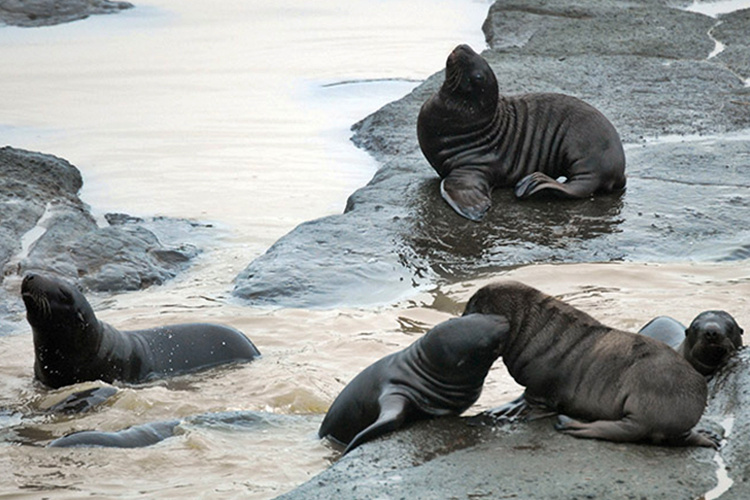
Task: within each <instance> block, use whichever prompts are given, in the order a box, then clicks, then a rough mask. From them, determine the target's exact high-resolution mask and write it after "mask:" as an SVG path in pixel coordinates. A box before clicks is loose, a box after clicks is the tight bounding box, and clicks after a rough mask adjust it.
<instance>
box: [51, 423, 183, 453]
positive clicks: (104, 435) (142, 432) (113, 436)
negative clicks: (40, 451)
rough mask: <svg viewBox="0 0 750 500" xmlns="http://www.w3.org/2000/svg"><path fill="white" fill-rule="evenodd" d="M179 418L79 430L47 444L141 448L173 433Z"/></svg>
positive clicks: (75, 446)
mask: <svg viewBox="0 0 750 500" xmlns="http://www.w3.org/2000/svg"><path fill="white" fill-rule="evenodd" d="M179 424H180V420H166V421H162V422H151V423H148V424H142V425H134V426H133V427H128V428H127V429H123V430H121V431H116V432H103V431H80V432H74V433H73V434H68V435H67V436H63V437H61V438H57V439H55V440H54V441H52V442H51V443H49V444H48V445H47V446H49V447H52V448H77V447H89V446H94V447H103V448H143V447H145V446H151V445H153V444H156V443H158V442H161V441H163V440H165V439H167V438H169V437H172V436H173V435H174V429H175V427H177V426H178V425H179Z"/></svg>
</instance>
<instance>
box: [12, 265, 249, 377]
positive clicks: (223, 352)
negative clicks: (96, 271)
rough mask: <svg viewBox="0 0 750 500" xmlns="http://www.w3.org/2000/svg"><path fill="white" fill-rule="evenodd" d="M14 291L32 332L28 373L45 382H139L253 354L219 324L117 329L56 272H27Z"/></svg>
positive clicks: (245, 340) (236, 334)
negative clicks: (31, 367) (52, 274)
mask: <svg viewBox="0 0 750 500" xmlns="http://www.w3.org/2000/svg"><path fill="white" fill-rule="evenodd" d="M21 293H22V296H23V301H24V303H25V304H26V312H27V314H26V317H27V319H28V321H29V324H30V325H31V328H32V331H33V334H34V353H35V358H36V359H35V362H34V375H35V376H36V378H37V379H38V380H39V381H40V382H42V383H43V384H45V385H48V386H50V387H55V388H57V387H62V386H65V385H70V384H75V383H78V382H84V381H90V380H102V381H104V382H110V383H111V382H113V381H115V380H119V381H121V382H144V381H146V380H149V379H152V378H159V377H165V376H171V375H178V374H183V373H188V372H192V371H196V370H200V369H203V368H208V367H211V366H216V365H220V364H224V363H232V362H240V361H250V360H252V359H253V358H255V357H257V356H259V355H260V353H259V352H258V349H256V348H255V346H254V345H253V343H252V342H251V341H250V340H248V338H247V337H245V336H244V335H243V334H242V332H240V331H239V330H236V329H234V328H231V327H228V326H223V325H216V324H210V323H187V324H181V325H169V326H160V327H156V328H149V329H146V330H135V331H122V332H121V331H118V330H117V329H115V328H114V327H113V326H111V325H109V324H107V323H105V322H103V321H99V320H98V319H97V318H96V316H95V315H94V311H93V309H92V308H91V305H89V303H88V301H87V300H86V298H85V297H84V296H83V294H82V293H81V292H79V291H78V290H77V289H76V288H74V287H72V286H69V285H68V284H66V283H63V282H62V281H59V280H55V279H51V278H45V277H43V276H39V275H33V274H29V275H28V276H26V277H25V278H24V280H23V284H22V286H21Z"/></svg>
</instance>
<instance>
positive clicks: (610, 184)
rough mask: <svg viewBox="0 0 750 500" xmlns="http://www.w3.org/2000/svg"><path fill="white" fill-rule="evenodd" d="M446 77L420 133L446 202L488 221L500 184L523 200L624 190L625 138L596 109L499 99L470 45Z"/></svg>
mask: <svg viewBox="0 0 750 500" xmlns="http://www.w3.org/2000/svg"><path fill="white" fill-rule="evenodd" d="M445 74H446V77H445V82H444V84H443V86H442V87H441V88H440V90H439V91H438V92H437V93H436V94H434V95H433V96H432V97H430V98H429V99H428V100H427V101H426V102H425V103H424V105H423V106H422V108H421V110H420V113H419V117H418V119H417V136H418V139H419V145H420V147H421V149H422V152H423V153H424V155H425V157H426V158H427V160H428V161H429V163H430V165H432V167H433V168H434V169H435V171H437V173H438V174H439V175H440V177H441V178H442V179H443V180H442V182H441V194H442V196H443V198H444V199H445V200H446V202H448V204H449V205H450V206H451V207H452V208H453V209H454V210H456V212H457V213H459V214H460V215H462V216H464V217H466V218H468V219H471V220H475V221H479V220H481V219H482V217H484V215H485V213H486V212H487V210H489V208H490V206H491V204H492V199H491V193H492V190H493V189H494V188H496V187H511V186H514V187H515V192H516V196H518V197H519V198H527V197H529V196H533V195H536V194H537V193H547V194H552V195H557V196H560V197H564V198H583V197H587V196H590V195H592V194H593V193H596V192H612V191H617V190H621V189H622V188H624V187H625V182H626V180H625V154H624V152H623V149H622V143H621V142H620V138H619V136H618V134H617V131H616V130H615V128H614V127H613V126H612V124H611V123H610V122H609V120H607V119H606V118H605V117H604V115H602V114H601V113H600V112H599V111H597V110H596V109H595V108H593V107H592V106H590V105H588V104H586V103H585V102H583V101H581V100H579V99H576V98H574V97H571V96H567V95H562V94H524V95H519V96H512V97H506V96H500V95H499V92H498V85H497V79H496V78H495V74H494V73H493V72H492V69H491V68H490V66H489V65H488V64H487V62H486V61H485V60H484V59H483V58H482V57H481V56H480V55H479V54H477V53H475V52H474V51H473V50H472V49H471V48H470V47H468V46H466V45H460V46H458V47H456V49H455V50H454V51H453V52H452V53H451V54H450V56H448V60H447V62H446V72H445ZM561 176H564V177H566V178H567V180H566V181H565V182H558V181H557V179H558V178H559V177H561Z"/></svg>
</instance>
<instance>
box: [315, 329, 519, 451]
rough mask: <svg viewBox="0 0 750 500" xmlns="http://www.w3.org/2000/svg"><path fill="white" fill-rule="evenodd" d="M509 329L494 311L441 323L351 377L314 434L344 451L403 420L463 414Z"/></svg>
mask: <svg viewBox="0 0 750 500" xmlns="http://www.w3.org/2000/svg"><path fill="white" fill-rule="evenodd" d="M507 330H508V323H507V322H506V321H505V320H504V319H503V318H499V317H496V316H492V315H482V314H475V315H468V316H464V317H462V318H454V319H451V320H448V321H445V322H443V323H440V324H439V325H437V326H435V327H434V328H433V329H431V330H430V331H429V332H427V333H425V334H424V336H422V337H421V338H420V339H419V340H417V341H416V342H414V343H413V344H412V345H410V346H409V347H407V348H406V349H404V350H403V351H400V352H397V353H394V354H391V355H389V356H386V357H384V358H382V359H380V360H379V361H376V362H375V363H374V364H372V365H370V366H369V367H367V368H365V369H364V370H363V371H362V372H361V373H360V374H359V375H357V376H356V377H354V379H353V380H352V381H351V382H349V384H348V385H347V386H346V387H344V390H342V391H341V393H340V394H339V395H338V397H337V398H336V400H335V401H334V402H333V404H332V405H331V408H330V409H329V410H328V413H327V414H326V416H325V418H324V419H323V423H322V424H321V426H320V430H319V431H318V435H319V436H320V437H321V438H323V437H329V438H331V439H333V440H334V441H337V442H339V443H341V444H344V445H347V446H346V449H345V450H344V453H348V452H349V451H351V450H353V449H354V448H356V447H357V446H359V445H360V444H362V443H364V442H365V441H369V440H371V439H374V438H376V437H378V436H381V435H383V434H385V433H387V432H390V431H393V430H396V429H398V428H399V427H401V426H403V425H404V424H406V423H407V422H410V421H415V420H421V419H425V418H429V417H438V416H443V415H458V414H460V413H462V412H463V411H464V410H466V409H467V408H469V406H471V405H472V404H474V402H475V401H476V400H477V399H478V398H479V394H480V393H481V392H482V385H483V384H484V379H485V377H486V376H487V372H488V371H489V369H490V367H491V366H492V363H493V362H494V361H495V360H496V359H497V357H498V355H499V354H500V351H499V349H500V345H501V344H502V341H503V339H504V337H505V334H506V333H507Z"/></svg>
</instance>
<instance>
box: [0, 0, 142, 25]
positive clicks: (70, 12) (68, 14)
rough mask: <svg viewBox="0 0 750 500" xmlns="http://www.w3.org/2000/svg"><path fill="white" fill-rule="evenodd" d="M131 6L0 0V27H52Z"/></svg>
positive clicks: (100, 0)
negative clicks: (4, 25)
mask: <svg viewBox="0 0 750 500" xmlns="http://www.w3.org/2000/svg"><path fill="white" fill-rule="evenodd" d="M132 7H133V4H131V3H129V2H110V1H109V0H65V1H64V2H62V1H59V0H0V24H8V25H12V26H20V27H24V28H33V27H38V26H50V25H53V24H61V23H68V22H71V21H78V20H80V19H85V18H87V17H89V16H91V15H95V14H112V13H115V12H119V11H121V10H125V9H130V8H132Z"/></svg>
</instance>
